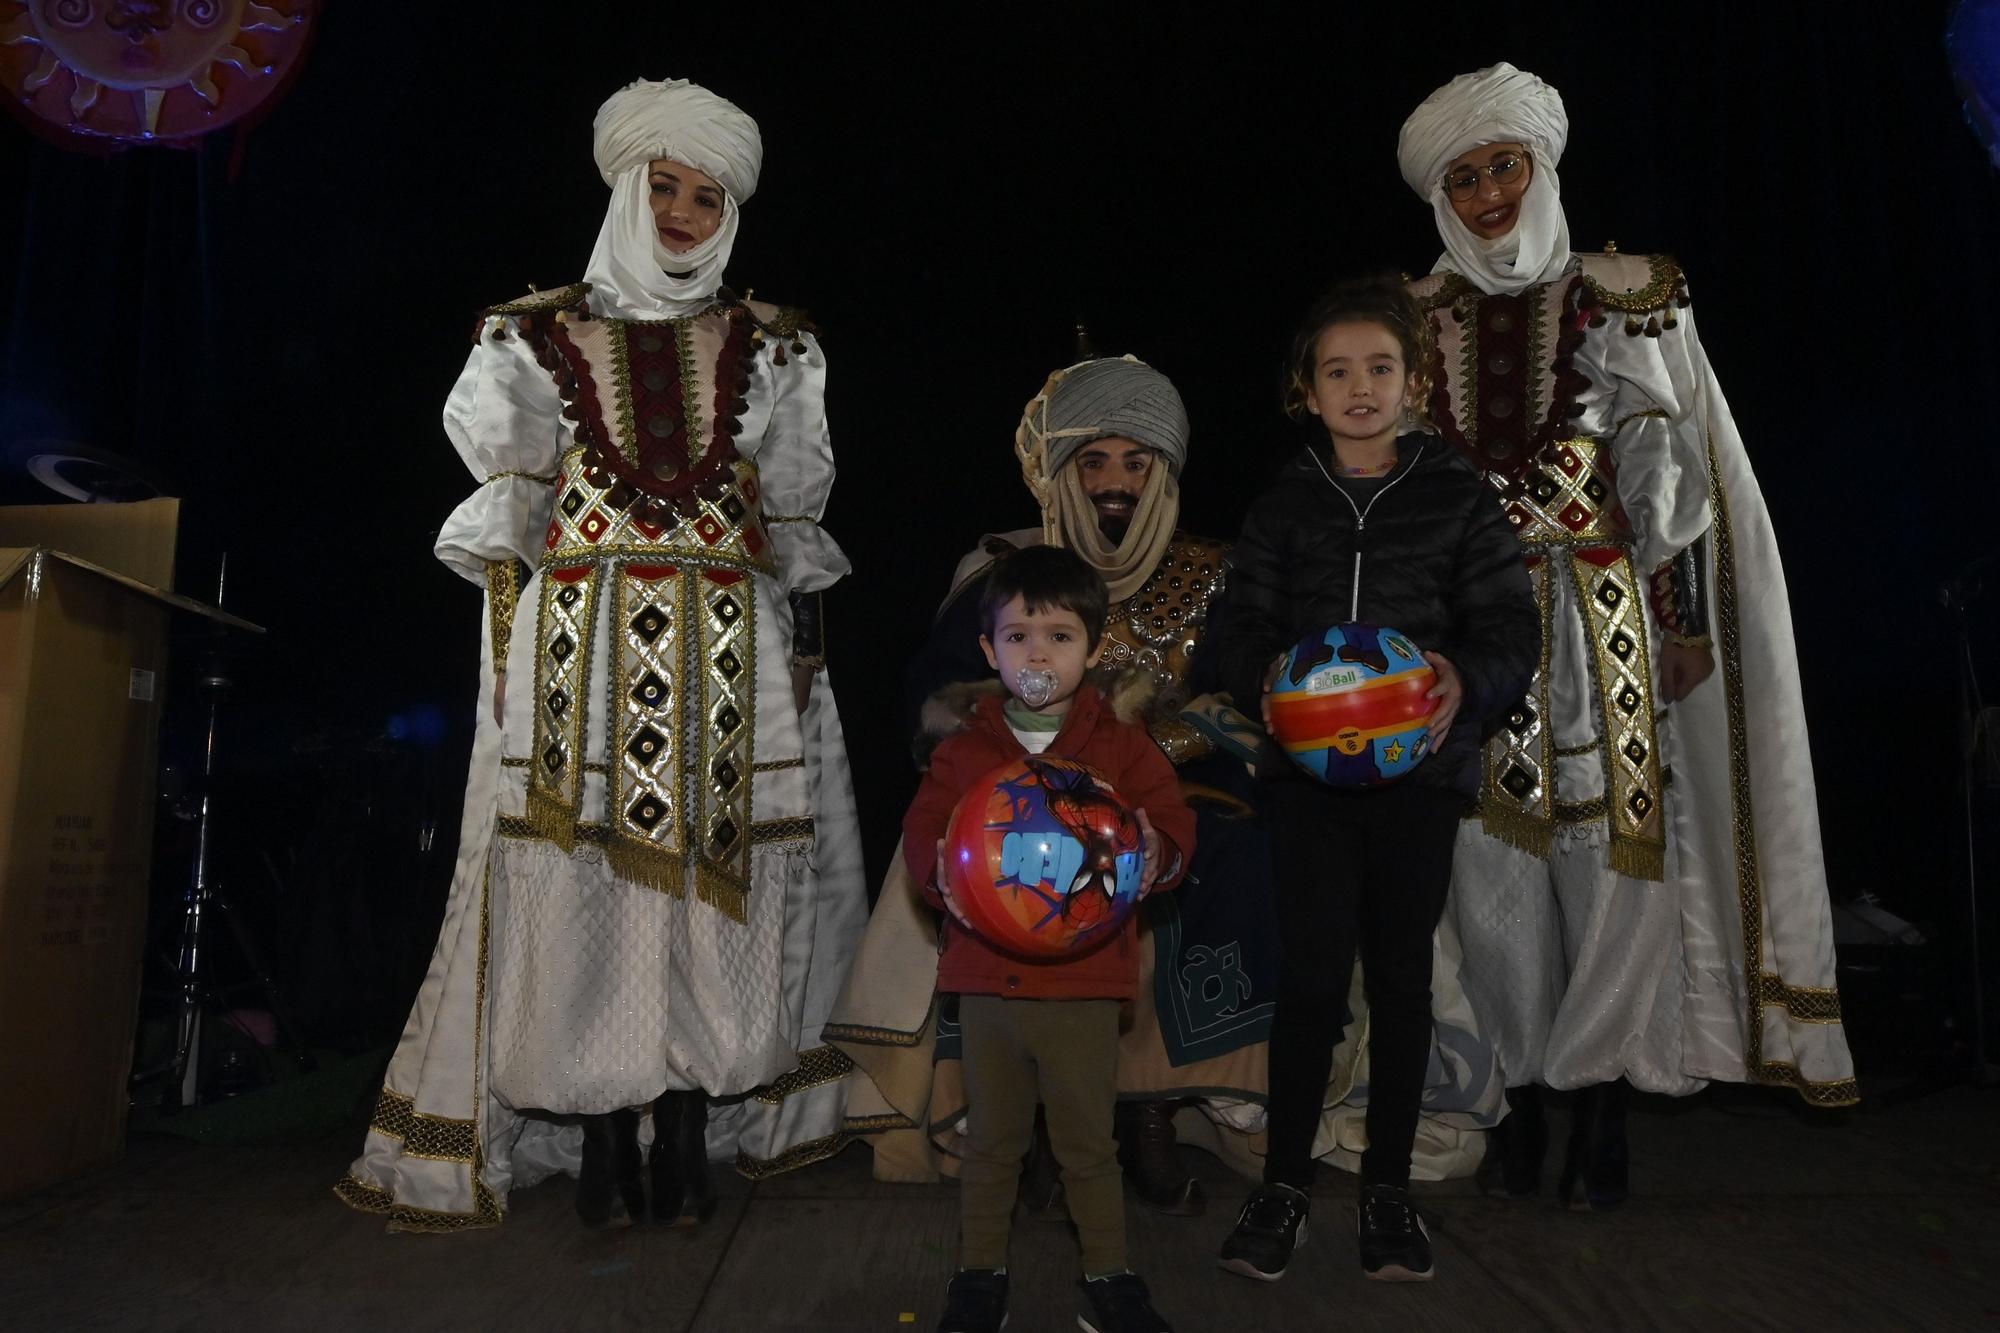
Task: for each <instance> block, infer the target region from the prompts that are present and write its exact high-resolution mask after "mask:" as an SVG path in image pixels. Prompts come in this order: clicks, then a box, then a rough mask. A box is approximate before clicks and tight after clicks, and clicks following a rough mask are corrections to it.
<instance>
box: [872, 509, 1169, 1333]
mask: <svg viewBox="0 0 2000 1333" xmlns="http://www.w3.org/2000/svg"><path fill="white" fill-rule="evenodd" d="M1107 601H1108V594H1107V593H1106V591H1105V587H1104V580H1103V579H1102V578H1101V577H1099V575H1098V574H1097V572H1096V571H1095V570H1093V569H1092V568H1091V567H1090V566H1089V565H1087V564H1086V563H1084V561H1083V560H1082V559H1081V558H1080V557H1078V556H1077V555H1076V554H1075V553H1074V552H1071V551H1068V550H1064V549H1062V548H1060V547H1052V546H1040V547H1030V548H1028V549H1026V550H1022V551H1017V552H1015V553H1013V554H1011V555H1009V556H1007V557H1006V558H1005V559H1003V560H1001V561H999V562H998V563H997V564H995V565H994V567H993V569H992V571H991V572H990V573H989V574H988V575H987V579H986V586H985V590H984V592H983V593H982V595H981V597H980V602H979V612H980V624H981V625H982V626H984V628H985V633H983V634H981V635H980V638H979V643H980V646H981V647H982V648H983V649H985V652H986V660H987V661H988V662H989V663H990V664H992V666H993V667H994V669H995V670H997V671H998V672H999V673H1000V680H1001V683H1002V684H1003V685H1005V686H1006V690H1007V692H1006V693H1005V694H994V695H989V696H987V697H985V698H983V699H982V700H981V701H980V703H979V705H978V707H977V708H976V709H975V710H974V712H973V715H972V718H971V720H970V722H969V723H968V724H967V726H966V728H965V729H964V730H963V731H960V732H958V733H957V734H955V735H953V736H950V737H947V738H946V739H945V740H944V742H943V743H942V744H940V745H939V746H938V748H937V750H936V751H935V752H934V753H933V754H932V756H931V763H930V770H929V772H927V773H926V774H925V776H924V781H923V785H922V786H921V787H920V788H919V789H918V791H917V797H916V800H915V801H914V802H912V803H911V806H910V811H909V813H908V814H907V815H906V816H904V819H903V846H904V848H905V855H906V856H907V857H908V858H909V866H910V874H911V876H912V877H913V878H915V879H917V880H918V882H920V883H922V884H923V885H924V896H925V897H926V898H928V899H929V900H930V902H931V903H932V904H933V905H935V906H940V907H941V906H943V904H944V899H943V897H942V895H941V894H940V893H939V891H938V885H939V883H940V882H941V879H942V875H941V870H942V862H943V853H944V844H943V837H944V833H945V826H946V824H947V822H948V821H949V819H950V817H951V812H952V809H953V807H954V806H956V805H957V803H958V800H959V798H960V797H961V796H962V795H963V794H964V793H965V791H966V790H967V788H968V787H970V786H971V784H972V783H974V782H976V781H977V780H978V779H979V778H981V777H982V776H984V775H985V774H987V773H988V772H991V771H992V770H993V769H994V768H996V767H998V766H999V765H1001V764H1003V763H1006V762H1007V761H1009V760H1012V759H1018V758H1020V757H1021V756H1022V755H1023V754H1028V753H1033V754H1041V753H1048V754H1051V755H1060V756H1062V757H1064V758H1068V759H1075V760H1078V761H1080V762H1083V763H1086V764H1089V765H1090V766H1091V767H1093V768H1095V769H1096V770H1097V771H1098V772H1100V773H1102V774H1103V775H1104V777H1105V778H1106V779H1107V780H1108V781H1109V782H1110V783H1111V784H1112V786H1114V787H1115V788H1117V790H1118V794H1119V795H1120V796H1121V797H1122V798H1123V799H1124V800H1125V801H1126V803H1127V804H1129V805H1130V806H1132V807H1133V809H1134V810H1135V812H1136V814H1137V820H1138V823H1139V826H1140V828H1141V830H1142V831H1143V834H1144V838H1145V853H1146V855H1145V868H1144V871H1143V872H1142V880H1141V883H1142V886H1143V888H1142V892H1152V891H1157V890H1161V889H1167V888H1171V887H1172V886H1173V884H1174V882H1175V881H1176V880H1178V879H1179V878H1180V876H1181V871H1182V868H1183V866H1184V865H1185V864H1186V861H1187V857H1188V854H1189V853H1190V852H1191V851H1193V849H1194V815H1193V812H1191V811H1190V810H1189V809H1188V807H1187V806H1186V805H1185V804H1184V803H1183V802H1182V801H1181V796H1180V787H1179V784H1178V782H1177V781H1176V780H1175V778H1174V770H1173V766H1172V765H1171V764H1169V763H1168V762H1167V759H1166V756H1165V755H1163V754H1161V753H1160V751H1159V748H1158V747H1157V746H1156V745H1154V744H1153V741H1152V739H1151V738H1150V737H1149V736H1147V734H1146V732H1145V730H1144V729H1143V728H1141V727H1138V726H1135V725H1132V724H1130V723H1127V722H1123V721H1120V720H1119V719H1118V718H1116V717H1114V716H1113V715H1112V712H1111V708H1110V705H1109V704H1108V703H1107V702H1106V700H1105V699H1104V697H1103V696H1102V695H1101V694H1099V693H1098V691H1097V689H1096V688H1095V687H1094V686H1091V685H1087V684H1085V683H1084V680H1083V677H1084V673H1085V672H1086V671H1087V670H1089V668H1090V667H1092V666H1094V665H1096V662H1097V659H1098V656H1099V654H1100V653H1101V652H1102V645H1101V640H1102V637H1103V633H1104V617H1105V611H1106V605H1107ZM1137 937H1138V926H1137V925H1136V923H1135V922H1133V921H1130V920H1128V921H1127V922H1126V923H1125V926H1124V928H1123V930H1122V931H1121V932H1120V933H1118V934H1117V935H1115V936H1113V937H1112V938H1111V939H1109V940H1107V941H1106V942H1105V943H1104V944H1102V945H1101V946H1099V947H1097V948H1094V949H1090V950H1088V951H1086V952H1084V953H1081V954H1077V955H1072V956H1068V957H1063V958H1058V959H1054V960H1037V961H1029V960H1027V959H1023V958H1017V957H1014V956H1012V955H1010V954H1005V953H1002V952H1000V951H998V950H996V949H994V948H992V947H991V946H989V945H987V944H986V943H985V942H984V941H983V940H981V939H979V938H978V937H977V936H976V935H973V934H971V933H970V932H968V931H966V930H964V929H963V928H962V927H960V926H959V924H958V923H957V922H956V921H954V920H952V919H951V917H950V916H949V915H947V916H946V918H945V922H944V941H943V945H942V948H941V951H940V955H939V959H938V989H939V990H940V991H949V992H957V993H958V994H959V995H960V996H961V999H960V1002H959V1022H960V1027H961V1030H962V1032H963V1042H964V1069H965V1093H966V1101H967V1115H966V1125H967V1143H966V1152H965V1165H964V1170H963V1172H962V1175H961V1183H960V1191H959V1226H960V1257H959V1265H960V1267H959V1271H958V1274H957V1275H956V1276H955V1277H953V1278H952V1280H951V1286H950V1288H949V1289H948V1291H947V1292H946V1304H945V1313H944V1318H943V1319H942V1320H941V1321H940V1322H939V1324H938V1333H997V1330H998V1329H999V1328H1000V1327H1001V1326H1002V1325H1003V1324H1004V1323H1005V1322H1006V1318H1007V1233H1008V1223H1009V1220H1010V1218H1011V1216H1012V1213H1013V1208H1014V1194H1015V1187H1016V1182H1017V1180H1018V1178H1019V1176H1020V1172H1021V1161H1022V1158H1023V1157H1024V1156H1025V1155H1026V1154H1027V1151H1028V1147H1029V1143H1030V1141H1031V1138H1032V1135H1033V1132H1034V1122H1035V1103H1036V1101H1037V1100H1039V1101H1040V1102H1041V1103H1042V1104H1043V1106H1044V1107H1045V1108H1046V1111H1047V1119H1048V1127H1049V1140H1050V1143H1051V1145H1052V1146H1053V1147H1054V1149H1055V1155H1056V1160H1057V1161H1058V1162H1059V1163H1060V1164H1061V1166H1062V1177H1063V1186H1064V1189H1065V1190H1066V1192H1067V1195H1068V1199H1069V1209H1070V1215H1071V1217H1072V1218H1073V1219H1074V1220H1075V1222H1076V1228H1077V1233H1078V1236H1079V1238H1080V1239H1081V1241H1082V1245H1083V1279H1084V1280H1083V1283H1082V1286H1083V1292H1084V1296H1085V1305H1084V1309H1083V1312H1082V1313H1081V1314H1080V1315H1079V1316H1078V1323H1079V1324H1080V1325H1081V1326H1082V1327H1083V1328H1085V1329H1088V1330H1091V1333H1167V1330H1168V1326H1167V1324H1166V1322H1165V1321H1164V1320H1162V1319H1161V1318H1160V1316H1159V1315H1158V1314H1157V1313H1155V1312H1154V1310H1153V1307H1152V1302H1151V1299H1150V1298H1149V1296H1148V1295H1147V1292H1146V1284H1145V1283H1144V1282H1143V1281H1142V1280H1140V1278H1139V1277H1138V1275H1137V1274H1135V1273H1133V1272H1131V1271H1130V1270H1129V1269H1128V1268H1127V1267H1126V1259H1125V1201H1124V1195H1123V1190H1122V1186H1121V1182H1120V1176H1119V1167H1118V1150H1117V1144H1116V1142H1115V1141H1114V1139H1113V1137H1112V1111H1113V1107H1114V1104H1115V1102H1116V1100H1117V1082H1116V1073H1117V1064H1118V1017H1119V1008H1120V1005H1121V1003H1122V1002H1123V1001H1125V1000H1129V999H1131V998H1132V994H1133V989H1134V986H1135V984H1136V982H1137V979H1138V956H1139V955H1138V938H1137Z"/></svg>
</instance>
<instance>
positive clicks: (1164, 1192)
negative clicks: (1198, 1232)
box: [1113, 1101, 1208, 1217]
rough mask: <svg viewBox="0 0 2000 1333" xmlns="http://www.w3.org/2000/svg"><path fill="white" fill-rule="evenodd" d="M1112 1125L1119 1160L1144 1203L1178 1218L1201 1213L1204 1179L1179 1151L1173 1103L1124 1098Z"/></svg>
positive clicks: (1204, 1203)
mask: <svg viewBox="0 0 2000 1333" xmlns="http://www.w3.org/2000/svg"><path fill="white" fill-rule="evenodd" d="M1113 1124H1114V1126H1115V1127H1116V1129H1117V1132H1118V1163H1119V1165H1120V1166H1122V1167H1123V1168H1124V1169H1125V1181H1126V1183H1127V1184H1129V1185H1131V1187H1132V1193H1133V1194H1135V1195H1137V1196H1138V1199H1139V1202H1140V1203H1143V1204H1145V1205H1146V1206H1147V1207H1148V1208H1151V1209H1154V1210H1155V1211H1157V1212H1162V1213H1167V1214H1170V1215H1171V1216H1174V1217H1198V1216H1200V1215H1201V1213H1202V1212H1204V1211H1205V1210H1206V1209H1207V1207H1208V1196H1207V1195H1206V1194H1205V1193H1204V1192H1203V1191H1202V1188H1201V1182H1200V1181H1199V1180H1196V1179H1195V1178H1194V1175H1193V1174H1192V1173H1191V1172H1189V1171H1188V1169H1187V1168H1186V1167H1185V1166H1184V1165H1182V1163H1181V1159H1180V1153H1179V1152H1178V1151H1177V1142H1176V1140H1175V1138H1174V1104H1173V1103H1172V1102H1168V1101H1144V1102H1120V1103H1118V1111H1117V1117H1116V1119H1115V1120H1114V1121H1113Z"/></svg>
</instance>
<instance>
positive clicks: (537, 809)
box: [526, 782, 577, 856]
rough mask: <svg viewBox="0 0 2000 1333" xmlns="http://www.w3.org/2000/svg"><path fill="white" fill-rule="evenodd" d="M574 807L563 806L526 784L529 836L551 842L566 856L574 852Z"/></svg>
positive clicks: (536, 786) (560, 802)
mask: <svg viewBox="0 0 2000 1333" xmlns="http://www.w3.org/2000/svg"><path fill="white" fill-rule="evenodd" d="M576 814H577V812H576V807H574V806H570V805H565V804H564V803H563V802H562V801H561V800H559V799H557V798H556V797H554V796H551V795H549V794H548V793H547V792H545V791H543V790H542V789H541V788H540V787H539V786H538V785H536V784H535V783H533V782H530V783H529V784H528V808H527V814H526V822H527V825H528V830H529V836H531V837H536V838H540V839H541V840H542V841H543V842H552V843H554V844H555V845H556V846H558V847H560V848H562V849H563V855H565V856H568V855H570V854H572V853H574V852H575V851H576Z"/></svg>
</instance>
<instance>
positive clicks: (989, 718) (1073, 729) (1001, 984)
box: [903, 685, 1194, 1000]
mask: <svg viewBox="0 0 2000 1333" xmlns="http://www.w3.org/2000/svg"><path fill="white" fill-rule="evenodd" d="M1005 703H1006V696H1005V695H1004V694H994V695H988V696H987V697H985V698H983V699H981V700H980V701H979V705H978V707H977V708H975V709H974V710H973V714H972V720H971V722H970V723H969V724H968V725H967V726H966V729H965V730H964V731H961V732H958V733H956V734H955V735H952V736H948V737H946V738H945V740H944V741H943V742H942V743H941V744H940V745H939V746H938V747H937V750H936V751H935V752H934V753H933V754H932V755H931V766H930V771H929V772H927V773H926V774H925V775H924V781H923V785H922V786H921V787H919V788H918V789H917V798H916V800H914V801H912V802H911V803H910V811H909V813H908V814H906V815H904V816H903V855H904V857H905V858H906V859H907V861H908V863H909V867H910V877H911V879H912V880H914V881H915V882H916V883H918V884H921V885H923V886H924V897H925V898H926V899H928V900H929V901H930V903H931V905H932V906H934V907H940V908H941V907H943V906H944V898H943V897H942V896H941V895H940V894H939V893H938V890H937V884H936V882H935V881H936V879H937V844H938V839H940V838H942V837H944V835H945V828H946V825H947V824H949V823H950V822H951V812H952V809H953V808H954V807H955V806H956V805H957V804H958V800H959V797H961V796H963V795H964V794H965V791H966V789H967V788H968V787H970V786H971V785H972V784H973V783H974V782H976V781H977V780H978V779H980V778H982V777H984V776H985V775H986V774H987V773H989V772H991V771H992V770H993V769H995V768H998V767H999V766H1000V765H1001V764H1004V763H1006V762H1008V761H1009V760H1013V759H1018V758H1020V757H1021V756H1022V755H1024V754H1026V753H1027V750H1026V749H1025V748H1023V746H1022V745H1021V742H1020V741H1018V740H1016V739H1014V733H1013V732H1012V731H1011V730H1009V729H1008V726H1007V718H1006V714H1005V713H1004V712H1003V711H1002V710H1003V707H1004V705H1005ZM1043 753H1044V754H1047V755H1051V756H1056V757H1060V758H1065V759H1075V760H1078V761H1080V762H1082V763H1086V764H1089V765H1090V766H1091V767H1092V768H1094V769H1096V770H1097V771H1098V772H1100V773H1102V774H1103V775H1104V776H1105V777H1106V778H1107V779H1109V780H1110V782H1111V785H1112V786H1114V787H1116V788H1117V789H1118V794H1119V796H1121V797H1122V798H1123V799H1124V800H1125V802H1126V803H1127V804H1129V805H1131V806H1132V807H1133V808H1134V809H1139V810H1144V811H1145V812H1146V818H1147V819H1149V820H1151V821H1152V825H1153V828H1154V831H1156V832H1157V833H1158V834H1159V835H1160V840H1161V847H1160V877H1159V879H1158V880H1157V881H1156V882H1155V883H1154V885H1153V892H1154V893H1160V892H1163V891H1165V890H1167V889H1170V888H1172V887H1173V886H1174V884H1175V883H1176V882H1178V881H1179V879H1180V877H1181V873H1182V871H1183V870H1185V869H1186V867H1187V859H1188V856H1189V855H1190V854H1191V853H1192V852H1193V851H1194V811H1192V810H1190V809H1188V807H1187V804H1186V802H1184V801H1182V800H1181V789H1180V782H1179V780H1178V779H1176V778H1175V776H1174V768H1173V765H1172V764H1170V763H1168V762H1167V757H1166V756H1165V755H1163V754H1161V753H1160V747H1159V746H1157V745H1155V744H1154V743H1153V738H1152V737H1150V736H1148V735H1147V734H1146V732H1145V729H1144V728H1143V727H1137V726H1134V725H1132V724H1131V723H1129V722H1121V721H1119V720H1118V719H1117V718H1116V717H1115V716H1113V715H1112V712H1111V709H1110V707H1109V705H1107V704H1106V703H1105V700H1104V696H1103V695H1101V694H1099V693H1098V692H1097V690H1096V688H1095V687H1094V686H1090V685H1085V686H1082V687H1080V688H1079V689H1078V690H1077V692H1076V695H1075V697H1074V698H1072V699H1071V700H1070V704H1069V713H1068V715H1067V716H1065V717H1064V718H1063V724H1062V730H1060V731H1058V732H1057V733H1056V738H1055V740H1054V741H1053V742H1051V743H1050V745H1049V748H1048V749H1047V750H1045V751H1043ZM1138 979H1139V925H1138V922H1137V921H1136V920H1128V921H1127V922H1126V923H1125V929H1124V930H1123V931H1121V932H1120V933H1119V934H1118V936H1117V937H1116V938H1114V939H1112V940H1111V941H1110V942H1109V943H1106V944H1104V945H1101V946H1099V947H1098V948H1096V949H1093V950H1091V951H1090V952H1088V953H1085V954H1082V955H1080V956H1078V957H1074V958H1063V959H1056V960H1052V961H1046V962H1040V961H1038V962H1031V961H1029V960H1027V959H1025V958H1017V957H1015V956H1014V955H1012V954H1005V953H1001V952H1000V951H999V950H997V949H994V948H992V947H990V946H989V945H987V944H986V943H985V941H983V940H981V939H980V938H979V937H978V936H976V935H974V934H972V933H971V932H969V931H967V930H966V929H965V928H964V927H962V926H960V925H959V924H958V922H957V921H956V920H955V919H953V918H952V916H951V915H950V914H949V913H946V915H945V921H944V944H943V947H942V949H941V951H940V953H939V957H938V981H937V988H938V989H939V990H941V991H957V992H959V993H961V994H969V995H1003V996H1007V997H1008V998H1010V999H1022V998H1027V999H1043V1000H1094V999H1114V1000H1127V999H1130V998H1132V994H1133V992H1134V990H1135V989H1136V987H1137V984H1138Z"/></svg>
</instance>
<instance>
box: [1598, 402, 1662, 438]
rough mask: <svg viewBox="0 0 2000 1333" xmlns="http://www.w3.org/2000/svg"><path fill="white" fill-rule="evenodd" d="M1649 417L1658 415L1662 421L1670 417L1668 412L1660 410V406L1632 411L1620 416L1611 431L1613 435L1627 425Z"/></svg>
mask: <svg viewBox="0 0 2000 1333" xmlns="http://www.w3.org/2000/svg"><path fill="white" fill-rule="evenodd" d="M1648 417H1657V418H1659V419H1660V420H1661V421H1667V420H1669V419H1670V418H1669V417H1668V416H1667V414H1666V413H1665V412H1663V411H1662V410H1660V409H1659V408H1657V407H1653V408H1648V409H1647V410H1646V411H1644V412H1632V413H1628V414H1627V415H1625V416H1622V417H1620V418H1618V424H1617V425H1615V426H1613V427H1612V428H1611V433H1612V434H1613V435H1616V434H1617V433H1618V432H1619V431H1621V430H1624V429H1625V428H1626V427H1627V426H1629V425H1631V424H1632V423H1633V422H1635V421H1640V420H1643V419H1645V418H1648Z"/></svg>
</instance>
